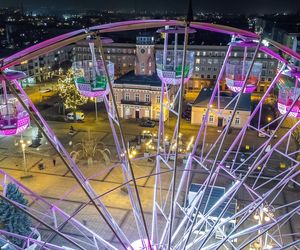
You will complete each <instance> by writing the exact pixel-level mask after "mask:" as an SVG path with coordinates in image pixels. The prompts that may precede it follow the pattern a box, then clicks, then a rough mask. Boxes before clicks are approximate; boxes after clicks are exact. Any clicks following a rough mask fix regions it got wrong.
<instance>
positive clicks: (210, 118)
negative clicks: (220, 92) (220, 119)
mask: <svg viewBox="0 0 300 250" xmlns="http://www.w3.org/2000/svg"><path fill="white" fill-rule="evenodd" d="M208 122H209V123H213V122H214V116H213V115H210V116H209V119H208Z"/></svg>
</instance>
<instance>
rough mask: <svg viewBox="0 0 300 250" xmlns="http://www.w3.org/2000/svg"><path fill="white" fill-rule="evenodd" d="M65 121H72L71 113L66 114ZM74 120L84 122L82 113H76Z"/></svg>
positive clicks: (72, 115)
mask: <svg viewBox="0 0 300 250" xmlns="http://www.w3.org/2000/svg"><path fill="white" fill-rule="evenodd" d="M67 119H68V120H69V121H74V114H73V112H71V113H68V114H67ZM76 120H77V121H83V120H84V113H83V112H76Z"/></svg>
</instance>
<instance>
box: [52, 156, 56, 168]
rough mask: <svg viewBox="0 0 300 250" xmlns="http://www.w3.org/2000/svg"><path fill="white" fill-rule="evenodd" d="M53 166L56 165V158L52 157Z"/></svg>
mask: <svg viewBox="0 0 300 250" xmlns="http://www.w3.org/2000/svg"><path fill="white" fill-rule="evenodd" d="M52 161H53V166H54V167H55V165H56V159H55V158H53V160H52Z"/></svg>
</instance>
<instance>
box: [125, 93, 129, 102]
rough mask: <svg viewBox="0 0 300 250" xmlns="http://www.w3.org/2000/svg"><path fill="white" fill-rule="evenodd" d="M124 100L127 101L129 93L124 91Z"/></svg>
mask: <svg viewBox="0 0 300 250" xmlns="http://www.w3.org/2000/svg"><path fill="white" fill-rule="evenodd" d="M125 100H126V101H129V93H125Z"/></svg>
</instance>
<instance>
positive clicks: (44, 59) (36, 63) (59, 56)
mask: <svg viewBox="0 0 300 250" xmlns="http://www.w3.org/2000/svg"><path fill="white" fill-rule="evenodd" d="M72 59H73V45H70V46H66V47H63V48H61V49H59V50H56V51H51V52H49V53H47V54H45V55H43V56H40V57H37V58H34V59H32V60H29V61H23V62H21V64H19V65H16V66H14V69H15V70H19V71H23V72H24V73H25V74H26V76H27V78H26V79H24V80H22V84H23V85H25V86H26V85H31V84H35V83H37V82H45V81H49V80H50V79H52V78H53V77H54V76H57V75H58V74H59V69H60V67H61V65H62V63H65V62H66V61H69V62H70V61H71V60H72Z"/></svg>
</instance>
